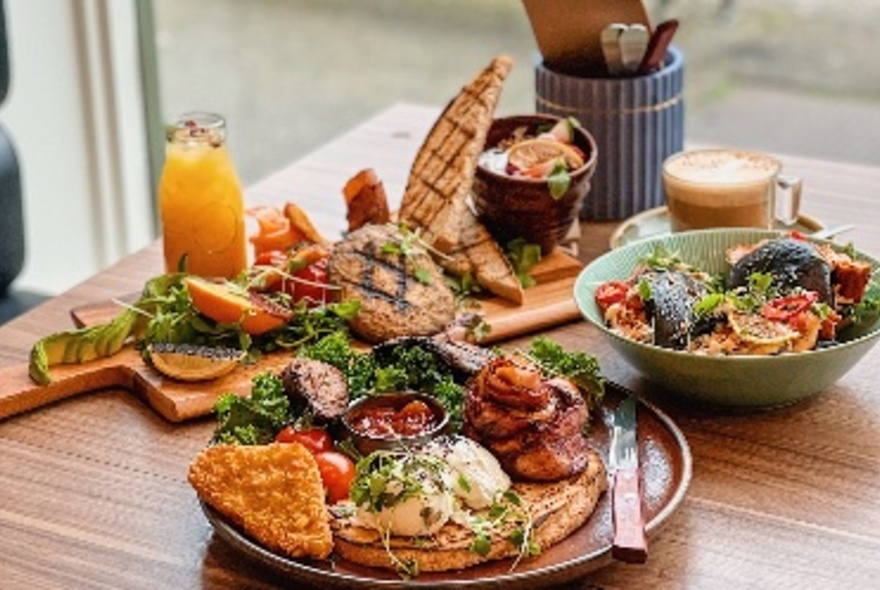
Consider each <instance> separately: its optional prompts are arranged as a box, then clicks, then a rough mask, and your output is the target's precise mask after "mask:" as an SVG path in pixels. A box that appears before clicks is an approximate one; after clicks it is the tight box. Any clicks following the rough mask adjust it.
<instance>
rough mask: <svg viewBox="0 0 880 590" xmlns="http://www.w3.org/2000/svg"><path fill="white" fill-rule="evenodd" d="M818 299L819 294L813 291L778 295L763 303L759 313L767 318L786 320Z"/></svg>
mask: <svg viewBox="0 0 880 590" xmlns="http://www.w3.org/2000/svg"><path fill="white" fill-rule="evenodd" d="M818 300H819V294H818V293H816V292H815V291H806V292H804V293H799V294H797V295H789V296H788V297H780V298H779V299H774V300H773V301H768V302H767V303H766V304H764V307H763V308H761V315H762V316H764V317H765V318H767V319H768V320H774V321H779V322H787V321H789V320H791V319H792V318H793V317H795V316H796V315H798V314H799V313H802V312H804V311H806V310H808V309H809V308H810V306H812V305H813V304H814V303H816V301H818Z"/></svg>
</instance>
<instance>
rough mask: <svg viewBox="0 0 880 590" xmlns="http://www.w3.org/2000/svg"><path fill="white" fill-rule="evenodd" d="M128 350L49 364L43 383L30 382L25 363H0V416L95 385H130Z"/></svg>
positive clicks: (51, 401) (18, 411)
mask: <svg viewBox="0 0 880 590" xmlns="http://www.w3.org/2000/svg"><path fill="white" fill-rule="evenodd" d="M131 352H132V351H130V350H127V351H123V352H122V353H120V354H119V355H116V356H114V357H110V358H108V359H101V360H97V361H93V362H90V363H84V364H81V365H63V366H59V367H52V381H51V383H49V384H47V385H37V384H36V383H34V382H33V381H32V380H31V378H30V376H29V375H28V367H27V365H9V366H6V367H0V419H3V418H8V417H10V416H15V415H16V414H21V413H22V412H27V411H28V410H34V409H36V408H40V407H42V406H46V405H49V404H51V403H53V402H56V401H59V400H62V399H66V398H68V397H72V396H74V395H79V394H81V393H86V392H88V391H94V390H96V389H103V388H107V387H124V388H131V380H132V371H131V369H130V368H128V366H126V362H128V363H130V362H131V358H130V355H131ZM135 354H136V353H135Z"/></svg>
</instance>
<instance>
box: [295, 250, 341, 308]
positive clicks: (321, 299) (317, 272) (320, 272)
mask: <svg viewBox="0 0 880 590" xmlns="http://www.w3.org/2000/svg"><path fill="white" fill-rule="evenodd" d="M293 277H294V278H293V279H292V280H287V281H285V283H284V290H285V291H287V292H288V293H290V296H291V298H292V299H293V301H294V302H299V301H305V302H306V303H307V304H308V305H309V306H316V305H321V304H323V303H327V302H330V301H333V298H334V295H335V290H334V289H332V288H331V287H330V279H329V278H328V277H327V259H326V258H321V259H320V260H318V261H317V262H313V263H312V264H309V265H308V266H305V267H303V268H301V269H299V270H298V271H296V272H294V273H293Z"/></svg>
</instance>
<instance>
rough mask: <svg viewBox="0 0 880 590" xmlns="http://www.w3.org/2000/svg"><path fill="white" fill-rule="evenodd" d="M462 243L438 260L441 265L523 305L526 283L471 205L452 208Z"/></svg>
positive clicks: (456, 205) (465, 204)
mask: <svg viewBox="0 0 880 590" xmlns="http://www.w3.org/2000/svg"><path fill="white" fill-rule="evenodd" d="M450 209H451V211H452V219H453V226H454V227H455V229H456V232H457V234H458V243H456V244H455V246H453V247H452V248H451V249H450V250H448V251H447V252H446V253H445V256H440V257H438V260H437V262H438V263H439V264H440V266H442V267H443V268H444V269H446V270H447V271H448V272H450V273H452V274H454V275H456V276H459V277H460V276H464V275H465V274H470V275H471V276H472V277H473V278H474V280H475V281H476V282H477V284H479V285H480V286H481V287H482V288H484V289H486V290H487V291H489V292H491V293H494V294H495V295H498V296H499V297H502V298H504V299H506V300H508V301H511V302H513V303H516V304H517V305H522V302H523V298H524V294H523V288H522V284H521V283H520V281H519V277H517V276H516V272H515V271H514V270H513V267H512V266H511V265H510V262H509V261H508V260H507V258H506V257H505V256H504V252H502V251H501V248H500V247H499V246H498V243H497V242H496V241H495V239H494V238H493V237H492V235H491V234H490V233H489V230H487V229H486V227H485V226H484V225H483V224H482V223H480V222H479V220H478V219H477V216H476V215H474V213H473V211H471V209H470V207H468V206H467V203H466V202H464V201H462V202H461V203H456V204H454V205H453V206H452V207H450Z"/></svg>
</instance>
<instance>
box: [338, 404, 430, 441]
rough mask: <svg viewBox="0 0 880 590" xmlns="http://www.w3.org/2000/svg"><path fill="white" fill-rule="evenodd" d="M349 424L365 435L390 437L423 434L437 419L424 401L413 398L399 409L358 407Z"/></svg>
mask: <svg viewBox="0 0 880 590" xmlns="http://www.w3.org/2000/svg"><path fill="white" fill-rule="evenodd" d="M349 424H350V427H351V428H352V429H353V430H355V431H357V432H359V433H361V434H364V435H367V436H374V437H381V438H392V437H395V436H418V435H420V434H424V433H425V432H428V431H430V430H432V429H434V428H435V427H436V426H437V425H438V424H439V420H438V418H437V416H436V415H435V414H434V411H433V410H432V409H431V408H430V407H429V406H428V405H427V404H426V403H424V402H422V401H419V400H413V401H410V402H407V404H406V405H405V406H403V407H402V408H400V409H397V408H394V407H393V406H372V407H366V408H360V409H358V410H357V411H356V412H354V413H353V414H352V416H351V417H350V419H349Z"/></svg>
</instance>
